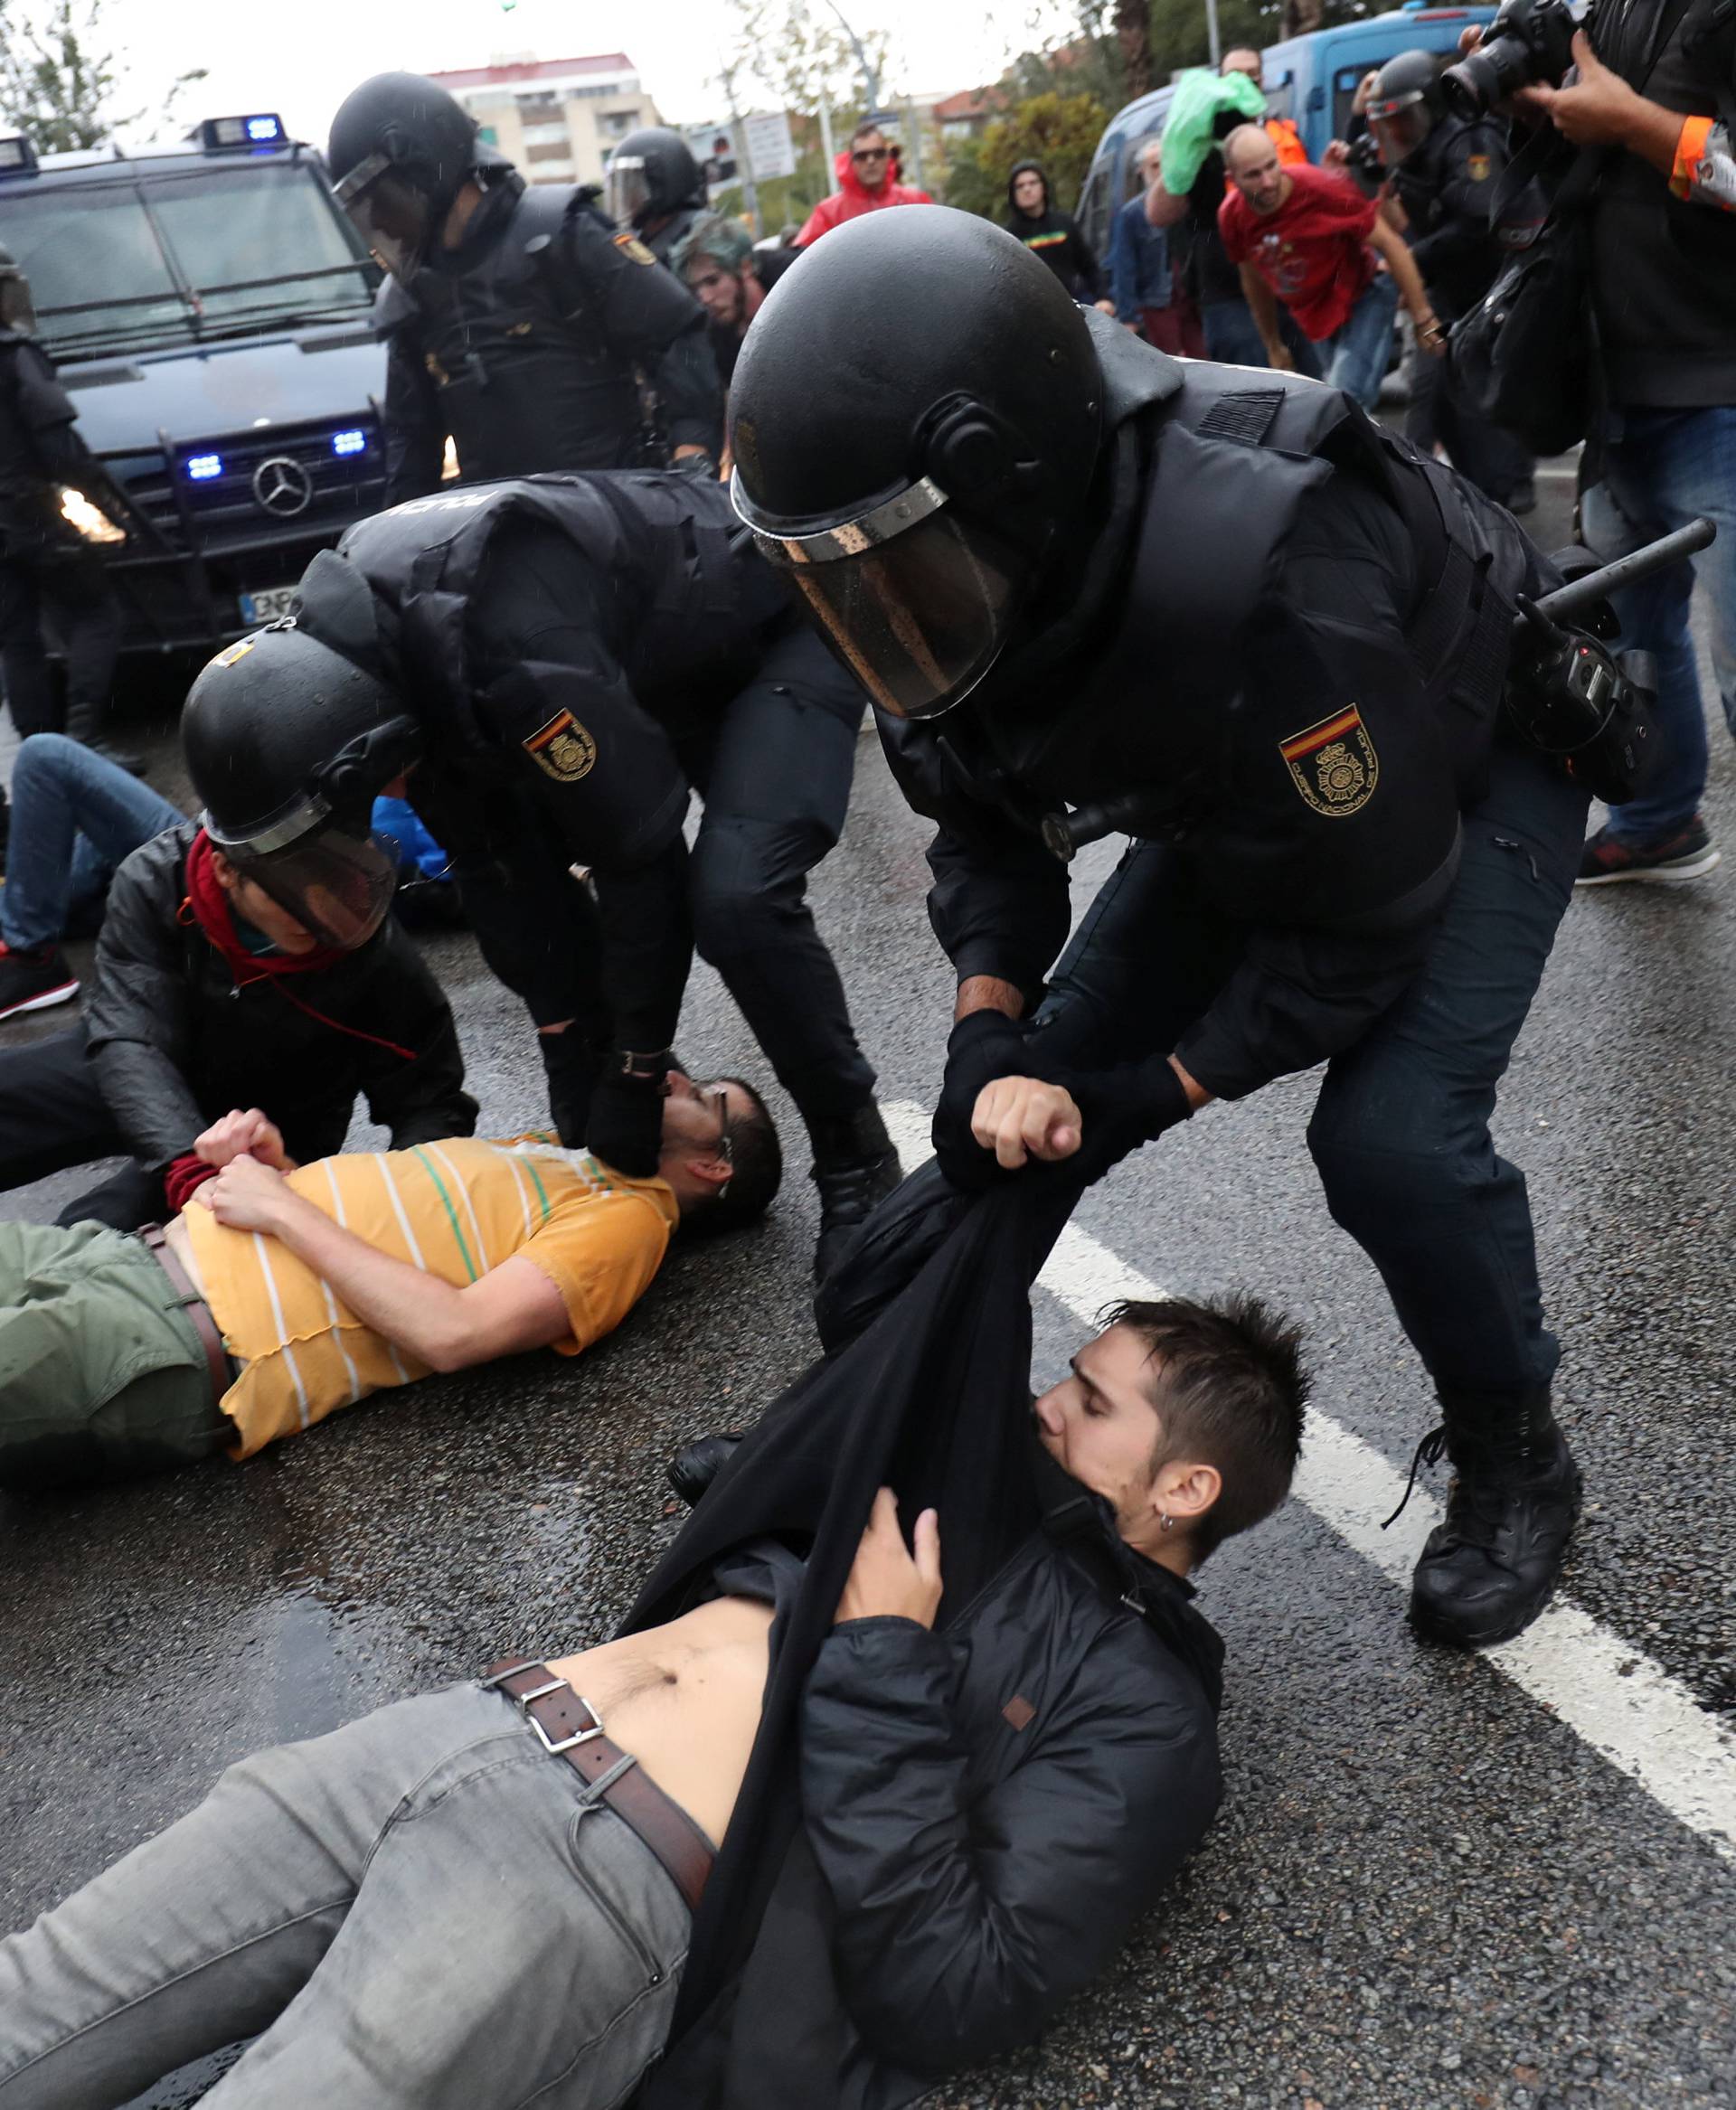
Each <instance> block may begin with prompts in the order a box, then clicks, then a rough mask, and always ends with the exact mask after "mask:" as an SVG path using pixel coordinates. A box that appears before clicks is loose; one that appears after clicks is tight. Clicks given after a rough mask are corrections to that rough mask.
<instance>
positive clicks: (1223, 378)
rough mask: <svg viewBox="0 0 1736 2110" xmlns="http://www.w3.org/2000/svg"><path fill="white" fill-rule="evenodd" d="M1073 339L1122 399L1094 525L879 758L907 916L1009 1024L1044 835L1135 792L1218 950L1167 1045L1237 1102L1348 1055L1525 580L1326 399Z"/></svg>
mask: <svg viewBox="0 0 1736 2110" xmlns="http://www.w3.org/2000/svg"><path fill="white" fill-rule="evenodd" d="M1091 319H1093V320H1094V321H1096V320H1101V319H1102V318H1091ZM1093 334H1094V335H1096V336H1097V337H1098V340H1099V345H1100V346H1102V347H1103V348H1104V356H1105V363H1106V385H1107V387H1108V388H1109V392H1110V395H1111V400H1113V397H1114V394H1115V391H1117V390H1118V389H1120V388H1122V387H1124V386H1127V387H1131V388H1134V389H1136V390H1137V388H1139V387H1142V386H1143V387H1144V388H1146V390H1147V391H1150V400H1147V401H1146V403H1145V405H1144V406H1143V408H1142V409H1141V410H1138V411H1137V413H1136V414H1135V415H1134V416H1133V417H1131V418H1130V419H1127V422H1126V423H1125V424H1124V425H1122V426H1121V427H1120V428H1119V429H1118V435H1117V438H1116V440H1115V441H1114V442H1113V443H1112V446H1111V450H1110V451H1111V461H1110V464H1109V466H1108V468H1107V469H1106V475H1108V476H1110V477H1112V478H1119V479H1121V480H1122V483H1123V485H1125V486H1126V488H1125V491H1124V499H1125V504H1124V506H1123V510H1124V512H1125V513H1126V514H1127V516H1128V517H1127V520H1126V523H1125V524H1124V529H1123V532H1121V533H1119V534H1117V533H1114V532H1108V531H1106V532H1105V533H1104V534H1103V535H1102V536H1101V537H1100V538H1099V542H1097V543H1096V544H1094V545H1092V547H1091V550H1090V554H1089V555H1088V556H1087V557H1086V559H1085V560H1084V561H1083V563H1082V564H1081V565H1080V568H1079V571H1078V574H1077V576H1074V577H1071V578H1070V579H1069V580H1068V581H1067V582H1066V585H1065V589H1064V597H1063V598H1064V601H1065V606H1064V607H1063V608H1060V609H1058V610H1057V611H1056V612H1055V613H1054V614H1053V615H1052V617H1051V618H1050V619H1049V620H1048V622H1047V623H1046V624H1045V625H1044V626H1043V629H1042V633H1041V634H1040V635H1039V636H1036V637H1035V638H1033V640H1031V641H1029V644H1028V648H1027V649H1026V650H1025V651H1024V652H1020V651H1017V650H1014V651H1012V652H1010V653H1009V654H1008V655H1007V656H1006V658H1005V661H1004V662H1003V664H1001V666H999V667H998V668H997V669H995V670H993V671H992V672H991V674H989V676H988V678H987V679H986V681H985V682H984V683H983V684H982V685H981V686H980V687H979V688H978V689H977V691H976V692H974V694H973V695H972V697H971V698H970V699H969V700H968V701H967V702H965V703H964V704H961V705H960V706H959V707H958V709H957V710H956V711H951V712H948V714H946V715H945V716H943V717H941V718H939V719H936V720H931V721H928V722H927V723H926V724H920V723H903V724H899V723H896V722H893V721H886V720H882V728H881V730H882V741H883V743H884V744H885V746H886V748H887V751H888V755H889V758H890V759H891V761H892V768H893V770H894V773H895V774H896V775H897V776H898V777H899V779H900V781H901V785H902V787H903V789H904V791H905V795H906V796H907V797H908V798H909V799H910V803H911V805H914V806H915V807H916V808H917V809H918V810H919V811H920V812H922V813H926V814H928V815H931V816H932V817H933V818H934V819H935V820H937V821H938V822H939V824H940V827H939V834H938V835H937V837H936V839H935V842H934V844H933V846H932V848H931V850H930V852H929V863H930V866H931V867H932V869H933V871H934V875H935V885H934V889H933V891H932V892H931V894H930V895H929V915H930V918H931V919H932V921H933V923H934V927H935V929H936V932H937V935H938V936H939V938H940V941H941V943H942V945H943V946H944V947H945V948H946V950H947V952H948V955H949V956H950V957H951V959H952V962H953V965H954V967H955V969H956V971H957V973H958V977H959V979H960V980H961V981H962V980H964V979H966V978H967V977H968V976H970V975H995V976H997V977H999V978H1001V979H1003V980H1005V981H1008V982H1011V983H1013V984H1014V985H1015V986H1017V987H1018V988H1019V989H1021V990H1022V991H1023V992H1024V994H1025V996H1026V999H1027V1003H1030V1002H1033V1001H1034V1000H1035V998H1036V996H1037V995H1038V994H1039V992H1040V991H1041V988H1042V985H1043V976H1044V975H1045V974H1046V973H1047V971H1048V968H1049V966H1050V965H1051V963H1052V961H1053V960H1054V958H1055V957H1056V956H1057V954H1058V953H1059V951H1060V949H1061V946H1062V945H1063V944H1064V942H1065V940H1066V937H1067V931H1068V927H1069V920H1070V915H1069V901H1068V884H1067V870H1066V867H1065V866H1064V865H1063V864H1061V863H1060V862H1058V861H1057V860H1056V859H1055V858H1054V857H1052V855H1051V854H1050V852H1049V851H1048V850H1047V849H1046V848H1045V847H1044V846H1043V841H1042V839H1041V836H1040V834H1038V824H1039V822H1040V821H1041V818H1042V816H1043V814H1044V813H1045V812H1050V811H1053V810H1054V809H1056V808H1058V807H1059V806H1061V805H1063V804H1064V805H1081V804H1088V803H1091V802H1095V801H1100V800H1104V799H1109V798H1113V797H1117V796H1121V795H1124V794H1127V793H1138V794H1148V795H1149V798H1150V803H1149V805H1148V806H1147V809H1146V814H1145V815H1143V816H1142V817H1140V818H1139V819H1138V820H1137V822H1129V823H1127V828H1128V831H1129V832H1131V833H1136V834H1140V835H1144V836H1147V837H1150V838H1155V839H1157V840H1162V841H1167V842H1168V843H1170V844H1171V845H1172V846H1173V849H1174V852H1175V855H1176V856H1177V857H1178V858H1179V859H1180V860H1181V861H1182V863H1183V864H1184V868H1185V871H1186V873H1187V875H1188V876H1189V878H1190V880H1191V883H1192V884H1193V886H1194V890H1195V891H1196V894H1197V897H1198V900H1199V901H1200V903H1201V907H1202V912H1203V914H1207V915H1210V916H1211V917H1212V918H1215V919H1216V920H1217V921H1218V923H1219V924H1220V925H1221V926H1222V953H1223V957H1224V962H1225V969H1226V978H1225V980H1224V982H1223V984H1222V987H1221V988H1220V990H1219V992H1218V994H1217V995H1216V997H1215V998H1214V999H1213V1001H1212V1004H1211V1005H1210V1006H1209V1007H1208V1009H1207V1010H1206V1012H1205V1013H1204V1014H1203V1017H1201V1018H1200V1019H1199V1020H1198V1021H1197V1022H1195V1023H1194V1025H1193V1026H1191V1027H1190V1028H1189V1029H1188V1031H1186V1033H1185V1034H1184V1036H1183V1038H1182V1041H1181V1043H1180V1045H1179V1047H1178V1048H1177V1049H1176V1050H1175V1053H1176V1054H1177V1055H1178V1057H1179V1059H1180V1060H1182V1062H1183V1063H1184V1064H1185V1065H1186V1067H1187V1069H1188V1070H1189V1071H1190V1072H1191V1073H1192V1075H1193V1076H1194V1077H1195V1078H1197V1079H1199V1081H1200V1083H1201V1084H1203V1086H1204V1087H1205V1088H1206V1089H1207V1090H1208V1091H1210V1092H1212V1094H1214V1095H1215V1096H1217V1097H1223V1098H1236V1097H1241V1096H1242V1095H1244V1094H1245V1093H1247V1092H1250V1091H1252V1090H1255V1089H1257V1088H1259V1087H1260V1086H1261V1085H1263V1084H1266V1083H1268V1082H1269V1081H1270V1080H1271V1079H1273V1078H1275V1077H1279V1076H1283V1075H1286V1074H1288V1072H1290V1071H1293V1070H1297V1069H1307V1068H1309V1067H1310V1066H1311V1065H1312V1064H1314V1063H1316V1062H1319V1061H1323V1060H1326V1058H1328V1057H1329V1056H1331V1055H1334V1054H1335V1053H1337V1052H1338V1051H1339V1050H1341V1049H1343V1048H1345V1047H1348V1046H1349V1045H1351V1044H1352V1042H1354V1041H1355V1040H1357V1039H1358V1038H1359V1037H1360V1036H1361V1034H1362V1033H1363V1031H1365V1030H1366V1029H1367V1027H1368V1026H1369V1025H1370V1024H1371V1023H1372V1022H1373V1020H1374V1019H1375V1018H1377V1017H1379V1016H1380V1014H1381V1013H1382V1012H1383V1011H1385V1010H1386V1009H1387V1008H1388V1007H1389V1006H1390V1005H1391V1004H1392V1003H1393V1002H1394V1000H1395V999H1396V998H1397V997H1398V995H1399V994H1401V992H1402V991H1403V989H1404V988H1405V986H1406V985H1407V984H1408V983H1409V982H1410V981H1411V978H1412V977H1413V976H1414V975H1415V974H1416V972H1417V970H1418V968H1419V967H1420V965H1421V962H1422V959H1423V957H1424V956H1425V954H1426V951H1427V948H1428V945H1429V938H1430V936H1431V934H1432V932H1433V929H1434V926H1435V922H1436V920H1437V918H1438V917H1439V912H1440V909H1441V907H1442V905H1443V904H1444V902H1445V900H1446V899H1447V895H1448V890H1449V889H1450V887H1451V885H1452V881H1453V878H1454V876H1455V873H1456V871H1457V862H1458V830H1459V815H1460V813H1461V811H1462V810H1463V809H1464V808H1465V807H1466V806H1467V805H1470V804H1472V803H1474V801H1475V800H1476V798H1477V796H1480V794H1481V790H1482V787H1483V783H1484V780H1485V771H1486V758H1487V755H1488V751H1489V747H1490V743H1491V741H1492V740H1493V739H1494V738H1495V711H1496V705H1497V703H1498V701H1499V696H1500V692H1501V685H1502V680H1503V677H1504V674H1505V664H1506V655H1507V651H1508V648H1509V647H1508V638H1509V635H1510V625H1511V619H1512V615H1513V597H1514V593H1515V592H1516V591H1517V590H1519V589H1523V588H1524V587H1526V586H1527V585H1529V586H1530V587H1531V588H1532V589H1533V590H1537V589H1539V588H1540V587H1542V586H1543V584H1544V583H1546V582H1549V581H1552V579H1553V574H1552V573H1551V572H1548V571H1547V570H1546V568H1545V567H1544V564H1543V560H1542V559H1541V558H1540V557H1539V556H1538V553H1537V552H1536V551H1534V550H1533V548H1532V546H1531V545H1530V543H1529V542H1526V540H1525V538H1524V534H1523V533H1522V532H1521V531H1520V530H1519V529H1518V527H1517V526H1516V525H1515V524H1514V522H1513V521H1512V520H1511V518H1510V517H1509V516H1508V515H1507V514H1506V513H1503V512H1502V511H1501V509H1500V508H1499V507H1498V506H1496V505H1495V504H1492V503H1491V502H1490V501H1487V500H1486V499H1483V498H1482V497H1481V496H1480V495H1479V494H1477V492H1475V491H1474V490H1472V489H1471V488H1470V487H1469V486H1467V485H1465V484H1464V483H1463V481H1462V479H1458V478H1455V477H1453V476H1451V475H1450V473H1449V472H1448V471H1447V470H1445V469H1443V468H1441V467H1440V466H1439V465H1438V464H1429V463H1427V462H1425V461H1423V460H1422V459H1421V458H1420V457H1418V456H1416V455H1415V454H1414V452H1413V451H1412V450H1411V449H1409V448H1408V447H1405V445H1404V443H1403V442H1402V441H1401V440H1399V439H1397V438H1396V437H1395V436H1392V435H1390V434H1385V433H1381V432H1377V430H1376V429H1374V428H1373V426H1372V425H1371V424H1370V423H1369V422H1368V420H1367V419H1365V418H1363V414H1362V413H1361V412H1360V411H1359V410H1355V408H1354V405H1352V404H1351V403H1350V402H1349V401H1348V400H1347V399H1345V398H1343V397H1340V396H1335V394H1334V393H1333V392H1332V391H1325V390H1322V389H1320V388H1318V387H1317V386H1316V385H1315V384H1313V383H1311V382H1307V381H1297V380H1296V379H1294V378H1293V377H1289V376H1285V375H1279V374H1263V373H1262V374H1250V373H1248V372H1244V371H1243V370H1241V369H1239V368H1233V367H1216V366H1212V365H1211V364H1209V363H1206V362H1204V361H1199V360H1189V361H1180V362H1178V361H1171V360H1167V359H1165V355H1164V354H1163V353H1157V352H1155V351H1152V350H1150V349H1149V348H1148V347H1145V346H1141V345H1138V344H1135V343H1134V342H1133V341H1132V340H1131V339H1130V338H1129V337H1128V336H1127V333H1126V332H1125V331H1121V330H1118V329H1116V330H1114V331H1113V339H1111V337H1110V335H1109V332H1108V331H1105V332H1097V331H1094V332H1093ZM1114 340H1119V341H1118V342H1116V341H1114ZM1309 457H1312V458H1309ZM1117 503H1118V504H1119V503H1121V502H1120V501H1118V502H1117ZM1448 523H1450V526H1451V533H1450V535H1449V534H1448ZM1061 640H1064V641H1065V642H1064V643H1062V642H1058V641H1061ZM1346 711H1349V712H1350V717H1349V719H1348V721H1344V714H1345V713H1346ZM1340 721H1344V722H1340ZM1335 728H1336V730H1334V729H1335Z"/></svg>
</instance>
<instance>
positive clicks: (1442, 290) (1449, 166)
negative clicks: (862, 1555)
mask: <svg viewBox="0 0 1736 2110" xmlns="http://www.w3.org/2000/svg"><path fill="white" fill-rule="evenodd" d="M1507 162H1508V155H1507V146H1506V127H1505V126H1504V125H1501V124H1499V123H1497V122H1496V120H1495V119H1494V118H1443V119H1442V121H1441V122H1440V123H1439V124H1438V125H1436V126H1435V127H1433V129H1432V130H1431V131H1430V132H1429V137H1427V138H1426V139H1425V140H1424V141H1423V143H1422V145H1421V146H1420V147H1419V148H1418V149H1417V151H1416V152H1415V153H1414V154H1413V155H1411V156H1410V157H1409V159H1408V160H1406V161H1405V162H1404V163H1403V164H1402V165H1401V167H1400V169H1399V171H1398V175H1397V178H1396V181H1395V184H1394V188H1395V189H1396V190H1397V192H1398V196H1399V203H1401V205H1402V206H1403V207H1404V211H1405V216H1406V218H1407V219H1408V220H1409V221H1410V222H1411V237H1410V239H1411V255H1412V257H1414V258H1415V259H1416V265H1417V268H1418V270H1419V271H1420V272H1421V273H1422V280H1423V284H1424V285H1425V286H1426V287H1428V288H1429V299H1430V300H1431V301H1432V302H1433V304H1434V306H1435V308H1436V311H1437V312H1438V313H1439V315H1441V316H1444V317H1445V318H1446V319H1447V320H1448V322H1457V321H1458V318H1459V317H1460V316H1463V315H1467V314H1468V313H1469V312H1470V310H1471V309H1472V308H1473V307H1475V306H1477V302H1478V301H1479V300H1481V299H1482V297H1483V296H1484V295H1485V294H1486V292H1487V291H1488V289H1489V287H1490V286H1491V285H1493V284H1494V282H1495V273H1496V271H1497V270H1499V269H1500V268H1501V265H1502V264H1503V262H1504V261H1505V255H1506V251H1505V249H1504V247H1503V245H1502V241H1501V240H1500V238H1499V236H1498V235H1497V233H1496V231H1495V229H1494V228H1493V227H1491V225H1490V223H1489V214H1490V208H1491V207H1492V206H1493V205H1494V204H1495V203H1496V202H1497V200H1498V199H1501V198H1503V197H1504V195H1505V192H1504V188H1503V186H1502V185H1501V178H1502V176H1503V175H1504V174H1505V172H1506V167H1507ZM1527 199H1529V200H1531V201H1532V203H1531V204H1530V205H1529V206H1527V203H1526V200H1527ZM1515 212H1518V213H1520V214H1521V215H1522V217H1523V218H1524V220H1525V221H1528V222H1529V223H1530V225H1531V226H1533V227H1534V225H1535V223H1536V221H1538V220H1539V219H1540V218H1541V217H1542V212H1543V200H1542V198H1541V195H1540V194H1539V193H1537V192H1536V191H1535V188H1534V186H1533V185H1525V186H1524V193H1523V194H1522V197H1521V198H1520V199H1519V200H1515V201H1509V202H1507V203H1506V204H1505V213H1504V217H1505V219H1507V220H1509V221H1510V220H1511V219H1512V218H1513V216H1514V213H1515Z"/></svg>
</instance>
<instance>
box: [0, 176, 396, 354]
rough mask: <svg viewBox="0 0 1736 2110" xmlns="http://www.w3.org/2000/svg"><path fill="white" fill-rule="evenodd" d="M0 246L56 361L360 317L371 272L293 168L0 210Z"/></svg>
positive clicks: (68, 187)
mask: <svg viewBox="0 0 1736 2110" xmlns="http://www.w3.org/2000/svg"><path fill="white" fill-rule="evenodd" d="M0 242H4V243H5V246H6V247H7V248H8V249H9V250H11V251H12V253H13V255H14V257H16V258H17V259H18V262H19V263H20V265H21V266H22V267H23V268H24V273H25V275H26V276H27V277H28V278H29V279H30V284H31V291H32V293H33V296H34V297H35V303H36V316H37V324H38V327H39V329H40V331H41V333H42V342H43V344H44V346H45V347H46V349H47V350H48V351H49V352H50V353H52V354H54V355H55V356H57V357H65V356H67V355H68V354H69V353H76V354H78V355H79V356H80V357H87V358H88V357H89V356H90V354H91V353H100V352H119V351H138V350H145V349H148V348H153V347H156V346H158V345H171V344H193V343H199V342H203V341H204V340H205V339H207V338H213V337H223V336H229V335H234V334H241V332H243V331H246V330H257V329H262V328H268V327H269V326H270V325H272V324H273V323H283V322H288V321H292V320H293V321H314V320H326V319H333V318H335V317H339V316H344V315H346V314H352V313H355V312H358V311H361V310H364V309H365V308H366V307H367V306H368V305H369V302H370V299H371V297H372V288H371V273H370V270H369V268H368V265H367V262H366V259H364V258H363V257H362V256H361V255H360V254H359V253H358V252H357V250H356V249H355V247H354V245H353V244H352V242H351V240H350V238H349V233H348V231H347V229H346V228H345V226H344V222H343V221H342V220H341V219H340V218H339V217H338V214H337V212H335V209H334V208H333V206H332V204H331V203H330V201H329V200H328V199H327V198H326V197H325V194H324V193H323V190H322V189H321V187H320V184H319V178H318V175H317V174H316V171H315V170H314V169H313V168H311V167H308V166H307V165H298V166H290V165H282V164H279V165H276V166H271V167H266V166H260V165H257V164H256V165H252V166H247V165H241V166H237V165H235V164H233V163H230V164H227V165H224V164H213V165H212V166H211V167H209V168H195V169H183V170H179V171H176V172H175V173H174V174H162V175H151V174H147V173H145V172H142V171H137V170H135V171H132V172H129V173H128V174H127V176H125V177H124V178H122V180H120V181H118V182H113V183H107V182H105V183H84V184H64V185H61V186H53V185H52V182H51V180H50V179H47V178H44V179H42V180H41V187H38V186H37V184H33V185H32V186H31V187H30V188H29V189H28V190H24V189H23V188H20V189H17V190H14V191H11V192H10V193H8V194H6V195H5V196H4V197H0Z"/></svg>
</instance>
